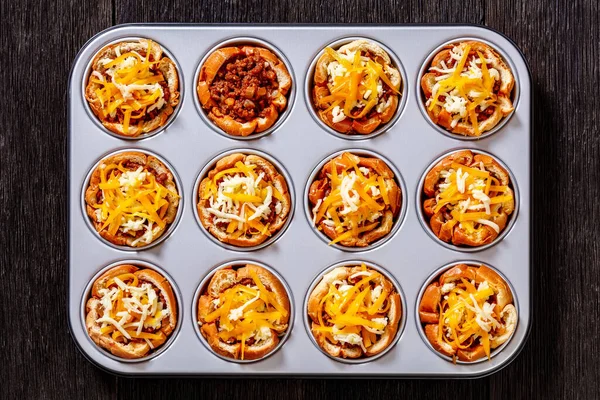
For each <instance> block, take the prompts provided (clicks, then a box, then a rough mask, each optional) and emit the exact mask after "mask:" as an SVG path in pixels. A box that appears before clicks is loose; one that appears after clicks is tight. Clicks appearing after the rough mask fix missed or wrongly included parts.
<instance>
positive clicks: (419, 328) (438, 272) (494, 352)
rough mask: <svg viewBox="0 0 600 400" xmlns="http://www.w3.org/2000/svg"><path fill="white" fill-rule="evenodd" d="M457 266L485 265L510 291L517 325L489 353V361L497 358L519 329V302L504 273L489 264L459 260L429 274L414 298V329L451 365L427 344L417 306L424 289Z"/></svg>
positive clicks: (482, 359)
mask: <svg viewBox="0 0 600 400" xmlns="http://www.w3.org/2000/svg"><path fill="white" fill-rule="evenodd" d="M459 264H466V265H468V266H474V267H475V266H476V267H480V266H482V265H485V266H486V267H488V268H490V269H491V270H492V271H494V272H496V273H497V274H498V275H500V277H501V278H502V279H503V280H504V282H506V284H507V285H508V287H509V289H510V291H511V295H512V298H513V305H514V306H515V309H516V310H517V323H516V326H515V330H514V331H513V333H512V334H511V335H510V337H509V338H508V339H507V340H506V342H504V343H502V344H501V345H500V346H498V347H496V348H495V349H492V351H491V352H490V360H491V359H492V358H494V357H495V356H497V355H498V354H500V352H501V351H502V350H504V348H505V347H507V346H508V344H509V343H510V341H511V340H512V339H513V337H514V336H515V333H516V332H517V329H519V326H520V322H521V309H520V308H519V300H518V296H517V292H516V291H515V288H514V287H513V285H512V283H511V282H510V280H509V279H508V278H507V277H506V275H504V273H502V272H501V271H500V270H499V269H498V268H496V267H495V266H493V265H491V264H490V263H487V262H482V261H479V260H474V259H470V260H466V259H463V260H459V261H452V262H449V263H446V264H444V265H442V266H441V267H439V268H436V269H435V270H434V271H433V272H432V273H431V274H429V276H428V277H427V278H426V279H425V281H424V282H423V284H422V285H421V288H420V289H419V293H418V294H417V298H416V302H415V313H414V316H415V324H416V328H417V331H418V332H419V337H420V338H421V339H422V340H423V342H425V345H426V346H427V347H428V348H429V349H430V350H431V351H432V352H433V353H435V354H436V355H437V356H439V357H441V358H442V359H444V360H446V361H448V362H450V363H452V362H453V361H452V357H449V356H447V355H444V354H442V353H440V352H439V351H437V350H436V349H434V348H433V345H432V344H431V343H430V342H429V340H428V339H427V337H426V336H425V328H424V327H423V323H422V322H421V319H420V317H419V305H420V304H421V299H422V297H423V294H424V293H425V289H427V287H428V286H429V285H430V284H431V283H433V281H434V280H435V279H436V278H438V277H439V276H440V275H441V274H442V273H444V272H446V271H448V270H450V268H452V267H454V266H456V265H459ZM488 361H489V360H488V359H487V357H482V358H478V359H477V360H475V361H461V360H458V359H457V360H456V365H474V364H480V363H483V362H488Z"/></svg>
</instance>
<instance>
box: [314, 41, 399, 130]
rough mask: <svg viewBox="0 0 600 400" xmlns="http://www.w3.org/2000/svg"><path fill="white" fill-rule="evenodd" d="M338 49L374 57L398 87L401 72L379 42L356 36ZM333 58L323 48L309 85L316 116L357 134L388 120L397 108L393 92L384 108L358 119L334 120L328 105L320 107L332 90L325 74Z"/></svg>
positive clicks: (396, 98)
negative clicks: (311, 82)
mask: <svg viewBox="0 0 600 400" xmlns="http://www.w3.org/2000/svg"><path fill="white" fill-rule="evenodd" d="M337 51H341V52H345V51H350V52H355V51H361V52H364V53H367V54H369V55H370V58H371V59H373V61H375V62H376V63H378V64H379V65H381V66H382V68H383V71H384V72H385V74H386V75H387V76H388V78H389V80H390V82H391V83H392V88H393V89H395V90H396V91H400V86H401V84H402V78H401V76H400V72H399V71H398V69H397V68H396V67H394V65H393V64H392V60H391V59H390V56H389V55H388V54H387V53H386V51H385V50H384V49H382V48H381V47H380V46H379V45H377V44H375V43H373V42H370V41H368V40H364V39H359V40H355V41H353V42H350V43H348V44H345V45H343V46H341V47H340V48H339V49H338V50H337ZM332 61H334V59H333V58H332V57H331V56H330V55H329V54H327V53H325V52H323V54H322V55H321V56H320V57H319V59H318V60H317V63H316V65H315V72H314V77H313V83H314V86H313V88H312V99H313V104H314V106H315V107H316V108H317V113H318V115H319V118H321V120H322V121H323V122H325V124H326V125H328V126H329V127H331V128H332V129H333V130H335V131H337V132H340V133H346V134H360V135H366V134H369V133H371V132H373V131H374V130H375V129H377V128H378V127H379V126H381V125H384V124H386V123H388V122H389V121H390V120H391V119H392V117H393V116H394V114H395V113H396V110H397V109H398V104H399V100H398V98H399V96H398V95H397V94H395V93H393V94H391V95H390V99H391V101H390V105H389V107H387V108H386V109H385V110H384V111H382V112H380V113H378V112H376V113H374V115H373V116H372V117H371V118H368V119H365V120H363V119H360V120H353V119H351V118H345V119H344V120H342V121H340V122H333V113H332V111H331V110H326V109H327V108H329V107H328V106H325V107H321V106H319V102H320V100H321V99H322V98H324V97H325V96H329V95H330V94H331V93H330V92H329V88H328V86H327V83H328V75H327V66H328V65H329V64H330V63H331V62H332Z"/></svg>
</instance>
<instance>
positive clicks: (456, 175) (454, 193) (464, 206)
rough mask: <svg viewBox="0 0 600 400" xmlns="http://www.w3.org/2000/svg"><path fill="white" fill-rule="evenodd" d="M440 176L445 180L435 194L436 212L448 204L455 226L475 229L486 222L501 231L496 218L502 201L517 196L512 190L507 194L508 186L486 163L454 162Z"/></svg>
mask: <svg viewBox="0 0 600 400" xmlns="http://www.w3.org/2000/svg"><path fill="white" fill-rule="evenodd" d="M440 176H441V178H443V179H444V181H443V182H442V183H440V184H439V185H438V188H439V190H440V192H439V194H438V195H437V196H436V198H435V200H436V206H435V208H434V209H433V212H434V214H435V213H437V212H439V211H440V210H441V209H442V208H443V207H444V206H445V207H446V208H447V209H448V211H449V212H450V215H452V219H451V220H450V223H451V224H452V226H454V225H456V224H459V226H460V227H461V228H463V229H465V230H466V231H467V232H469V233H472V232H474V231H475V230H477V229H479V227H480V225H486V226H489V227H491V228H492V229H493V230H494V231H496V233H500V227H499V226H498V225H497V224H496V223H495V222H493V219H494V218H495V217H497V216H498V215H499V214H498V212H497V210H498V208H499V207H501V205H502V203H504V202H507V201H510V200H512V199H513V197H512V195H511V194H504V193H506V192H508V187H507V186H499V185H498V183H499V182H498V180H497V179H496V178H494V177H493V176H491V174H490V173H489V172H488V171H486V170H485V168H484V167H483V165H480V166H479V168H477V167H466V166H464V165H462V164H457V163H452V165H451V168H450V169H449V170H447V171H442V172H441V173H440Z"/></svg>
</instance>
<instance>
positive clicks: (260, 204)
mask: <svg viewBox="0 0 600 400" xmlns="http://www.w3.org/2000/svg"><path fill="white" fill-rule="evenodd" d="M255 169H256V166H255V165H250V164H244V163H242V162H241V161H238V162H237V163H236V164H235V167H233V168H229V169H226V170H223V171H220V172H218V173H217V174H215V175H214V177H213V178H212V179H208V178H206V184H205V185H204V191H203V193H200V197H201V200H208V205H209V206H208V207H207V208H206V210H207V211H208V212H209V213H210V214H212V215H213V216H214V223H215V224H219V223H221V224H226V225H227V227H226V232H227V233H228V234H231V235H232V237H240V236H242V235H248V234H249V235H256V234H261V235H267V236H270V235H271V233H270V231H269V225H270V224H269V223H264V221H266V220H268V219H269V217H271V214H272V213H275V215H279V214H281V212H282V201H283V200H284V198H283V195H282V194H281V193H280V192H279V190H277V188H276V187H275V186H274V185H273V183H272V182H269V181H268V180H266V178H267V176H266V175H265V173H264V172H262V171H261V172H258V173H256V172H255V171H254V170H255ZM271 206H273V209H272V208H271Z"/></svg>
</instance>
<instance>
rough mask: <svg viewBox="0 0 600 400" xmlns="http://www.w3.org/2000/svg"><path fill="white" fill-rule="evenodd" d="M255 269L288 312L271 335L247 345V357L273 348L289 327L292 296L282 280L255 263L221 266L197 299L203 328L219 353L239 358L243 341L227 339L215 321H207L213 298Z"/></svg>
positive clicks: (201, 330)
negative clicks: (240, 266)
mask: <svg viewBox="0 0 600 400" xmlns="http://www.w3.org/2000/svg"><path fill="white" fill-rule="evenodd" d="M251 271H254V273H256V275H257V276H258V279H259V280H260V281H261V282H262V284H263V285H264V286H265V288H266V289H267V290H268V291H270V292H272V293H273V294H274V295H275V298H276V299H277V302H278V303H279V304H280V305H281V307H283V309H285V310H286V311H287V316H282V317H281V318H280V320H279V321H278V322H276V323H275V324H274V325H273V329H271V336H270V337H269V338H267V339H265V340H263V341H261V342H255V343H253V344H251V345H249V344H246V345H245V346H244V360H256V359H259V358H262V357H264V356H265V355H267V354H269V353H270V352H272V351H273V350H274V349H275V347H277V344H278V343H279V340H280V339H279V337H280V336H283V335H284V334H285V332H286V330H287V329H288V326H289V325H288V323H289V319H290V300H289V298H288V294H287V291H286V290H285V287H284V286H283V284H282V283H281V281H280V280H279V279H278V278H277V277H276V276H275V275H274V274H273V273H271V272H270V271H269V270H267V269H265V268H263V267H260V266H258V265H254V264H246V265H245V266H244V267H242V268H239V269H237V270H234V269H233V268H232V267H231V266H230V267H226V268H223V269H220V270H218V271H217V272H215V274H214V275H213V277H212V278H211V280H210V282H209V284H208V286H207V287H206V289H205V291H204V292H203V294H202V295H201V296H200V298H199V300H198V321H199V322H200V325H201V326H200V332H201V333H202V336H204V338H205V339H206V340H207V342H208V344H209V345H210V347H211V348H212V349H213V350H214V351H215V352H216V353H218V354H220V355H222V356H225V357H229V358H234V359H240V358H241V356H242V350H241V347H242V346H241V343H240V342H237V341H236V342H235V343H232V344H229V343H226V342H224V341H222V340H221V339H220V338H219V330H218V328H217V323H216V321H212V322H206V316H207V315H208V314H210V313H211V312H213V311H214V310H215V309H216V306H215V305H214V304H213V300H215V299H218V298H219V295H220V294H221V293H222V292H224V291H225V290H227V289H229V288H230V287H233V286H235V285H237V284H239V283H240V282H242V281H243V280H245V279H252V278H251V274H250V272H251Z"/></svg>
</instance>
